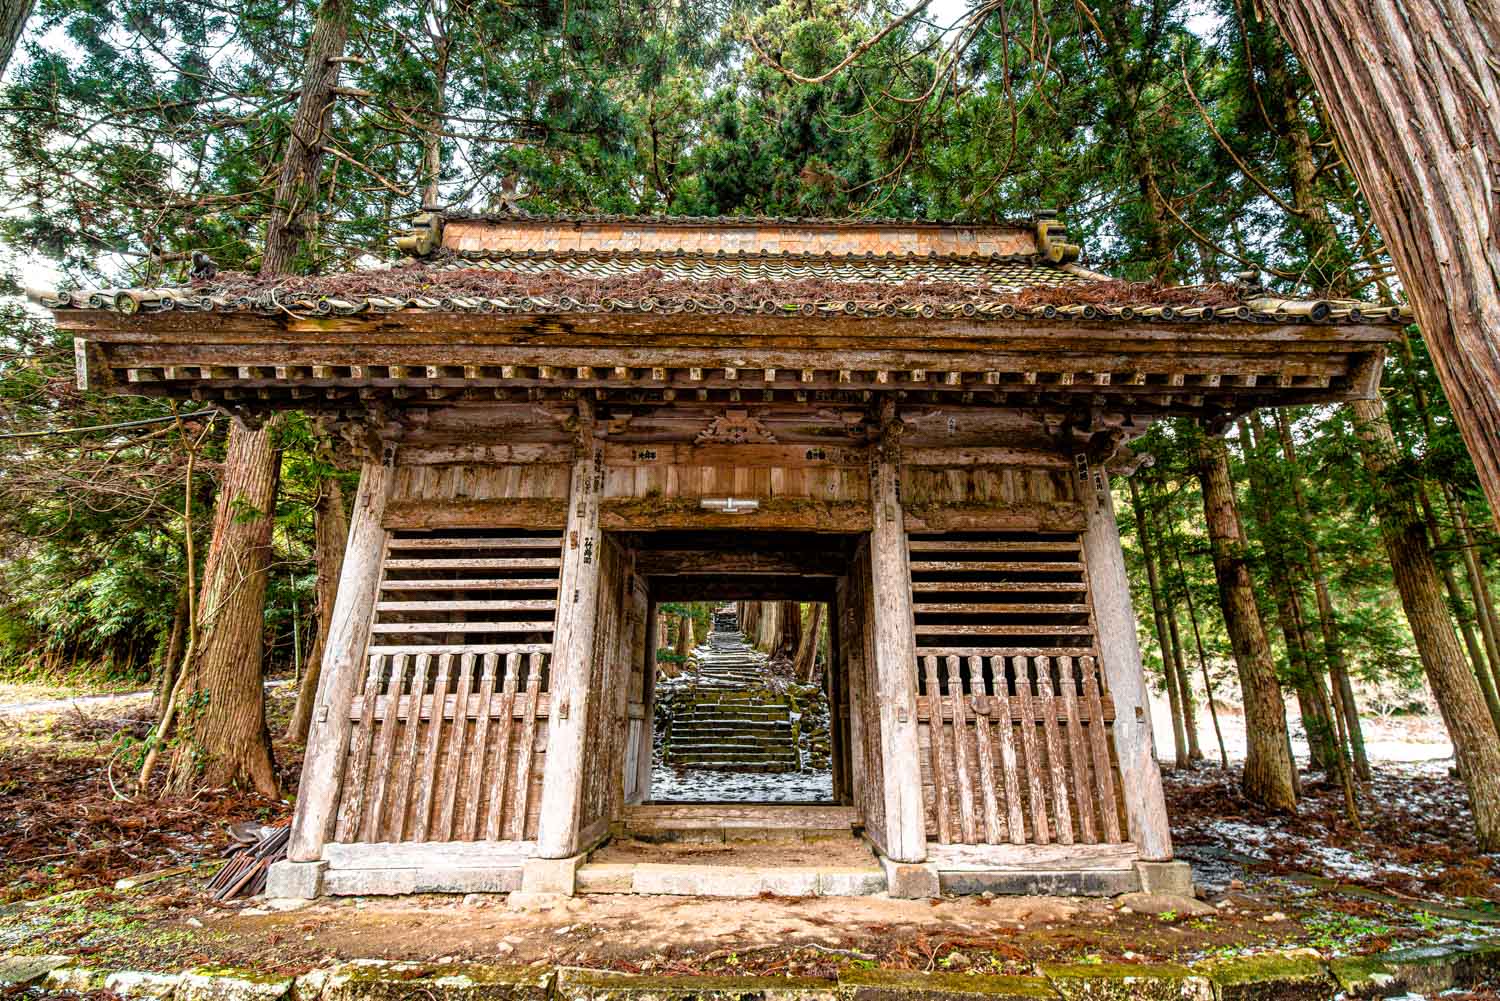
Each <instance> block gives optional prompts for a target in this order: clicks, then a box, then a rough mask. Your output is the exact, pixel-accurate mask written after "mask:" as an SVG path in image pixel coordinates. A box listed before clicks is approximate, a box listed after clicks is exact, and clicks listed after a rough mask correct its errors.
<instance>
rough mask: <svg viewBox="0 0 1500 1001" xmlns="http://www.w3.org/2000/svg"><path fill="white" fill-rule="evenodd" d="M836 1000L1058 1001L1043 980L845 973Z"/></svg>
mask: <svg viewBox="0 0 1500 1001" xmlns="http://www.w3.org/2000/svg"><path fill="white" fill-rule="evenodd" d="M839 996H840V997H841V998H845V999H847V1001H964V999H967V998H974V999H976V1001H1035V999H1037V998H1047V999H1049V1001H1057V992H1056V991H1054V990H1053V989H1052V985H1051V984H1050V983H1048V981H1047V979H1046V978H1045V977H1001V976H979V977H971V976H967V975H964V974H961V973H920V972H916V971H907V970H846V971H844V972H843V973H840V974H839Z"/></svg>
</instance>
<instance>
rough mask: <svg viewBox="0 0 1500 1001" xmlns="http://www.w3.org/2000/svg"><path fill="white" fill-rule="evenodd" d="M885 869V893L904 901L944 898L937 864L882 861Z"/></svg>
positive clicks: (884, 859) (883, 859) (885, 859)
mask: <svg viewBox="0 0 1500 1001" xmlns="http://www.w3.org/2000/svg"><path fill="white" fill-rule="evenodd" d="M880 863H881V865H883V866H884V867H885V892H886V893H888V894H890V895H891V896H892V897H898V898H900V899H902V900H922V899H924V898H927V897H940V896H942V893H943V891H942V887H941V885H940V884H939V882H938V867H937V863H936V862H892V861H891V860H890V859H888V858H882V859H881V860H880Z"/></svg>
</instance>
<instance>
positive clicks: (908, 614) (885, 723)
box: [866, 415, 927, 862]
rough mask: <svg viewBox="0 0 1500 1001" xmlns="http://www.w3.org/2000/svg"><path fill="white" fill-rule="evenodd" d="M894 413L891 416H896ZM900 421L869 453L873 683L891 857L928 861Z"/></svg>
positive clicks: (890, 426)
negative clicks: (878, 723) (902, 507)
mask: <svg viewBox="0 0 1500 1001" xmlns="http://www.w3.org/2000/svg"><path fill="white" fill-rule="evenodd" d="M892 416H893V415H892ZM899 434H900V424H899V423H898V422H896V421H895V420H894V419H889V420H887V422H886V431H885V434H884V435H883V438H882V441H881V443H880V444H879V445H878V446H876V447H875V448H874V449H873V450H872V452H871V455H870V509H871V512H872V515H873V522H872V528H871V531H870V570H871V577H872V580H871V585H872V586H871V596H872V598H873V604H874V618H875V622H874V627H875V643H874V647H875V686H876V690H875V691H874V692H870V693H867V694H866V697H867V698H868V697H871V696H873V697H874V699H875V703H876V706H877V708H878V711H879V718H880V754H881V764H882V768H881V771H882V773H883V776H884V780H885V789H884V794H885V824H886V830H885V835H886V844H885V850H886V855H887V857H888V858H890V860H891V861H893V862H925V861H926V860H927V822H926V819H925V817H924V816H923V813H922V765H921V757H920V753H921V752H920V750H919V748H918V744H917V642H916V636H915V620H914V618H913V615H912V603H911V561H910V559H909V558H908V555H907V550H906V520H905V515H904V514H903V513H902V510H901V456H900V449H899V445H898V435H899Z"/></svg>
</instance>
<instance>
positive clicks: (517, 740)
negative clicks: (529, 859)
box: [334, 531, 562, 842]
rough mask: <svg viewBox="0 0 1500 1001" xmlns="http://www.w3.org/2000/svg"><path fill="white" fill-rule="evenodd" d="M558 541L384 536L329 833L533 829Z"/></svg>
mask: <svg viewBox="0 0 1500 1001" xmlns="http://www.w3.org/2000/svg"><path fill="white" fill-rule="evenodd" d="M561 547H562V540H561V537H560V536H558V535H557V534H555V533H532V532H520V531H488V532H487V531H447V532H395V533H393V534H392V536H391V538H390V539H389V541H388V542H387V545H386V555H385V561H384V566H383V571H382V577H381V581H380V593H379V597H378V600H377V602H376V605H375V615H374V620H373V622H372V623H371V626H370V637H369V642H368V645H367V647H366V651H365V659H364V663H365V672H364V677H363V683H362V685H361V687H360V694H358V695H357V696H355V698H354V700H353V703H352V704H351V706H350V710H349V711H350V716H351V719H352V720H353V721H354V727H353V733H352V735H351V738H350V748H349V756H348V759H347V763H346V772H345V777H344V782H343V783H342V784H341V789H342V793H341V801H340V808H339V817H338V826H337V829H336V832H335V837H334V840H335V841H339V842H370V841H460V840H462V841H472V840H480V839H483V840H499V839H510V840H522V839H525V838H530V837H533V836H534V835H535V830H536V817H535V811H536V808H537V805H538V804H539V802H540V795H539V793H540V783H541V759H542V746H540V745H544V744H545V728H546V720H547V717H548V711H549V705H548V700H547V694H546V693H547V689H548V674H549V667H550V663H551V655H552V634H553V624H554V620H555V617H556V608H557V586H558V583H557V582H558V572H559V566H560V562H561Z"/></svg>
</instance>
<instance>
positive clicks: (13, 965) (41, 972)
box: [0, 956, 69, 987]
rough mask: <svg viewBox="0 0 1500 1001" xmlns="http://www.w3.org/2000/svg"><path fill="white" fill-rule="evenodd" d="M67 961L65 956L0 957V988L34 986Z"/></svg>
mask: <svg viewBox="0 0 1500 1001" xmlns="http://www.w3.org/2000/svg"><path fill="white" fill-rule="evenodd" d="M68 961H69V958H68V957H67V956H0V987H9V986H10V985H12V984H21V985H23V986H24V985H26V984H34V983H36V982H37V981H38V980H41V979H42V978H43V977H45V976H46V975H47V974H49V973H51V972H52V971H53V970H55V969H57V968H58V967H60V966H66V965H67V964H68Z"/></svg>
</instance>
